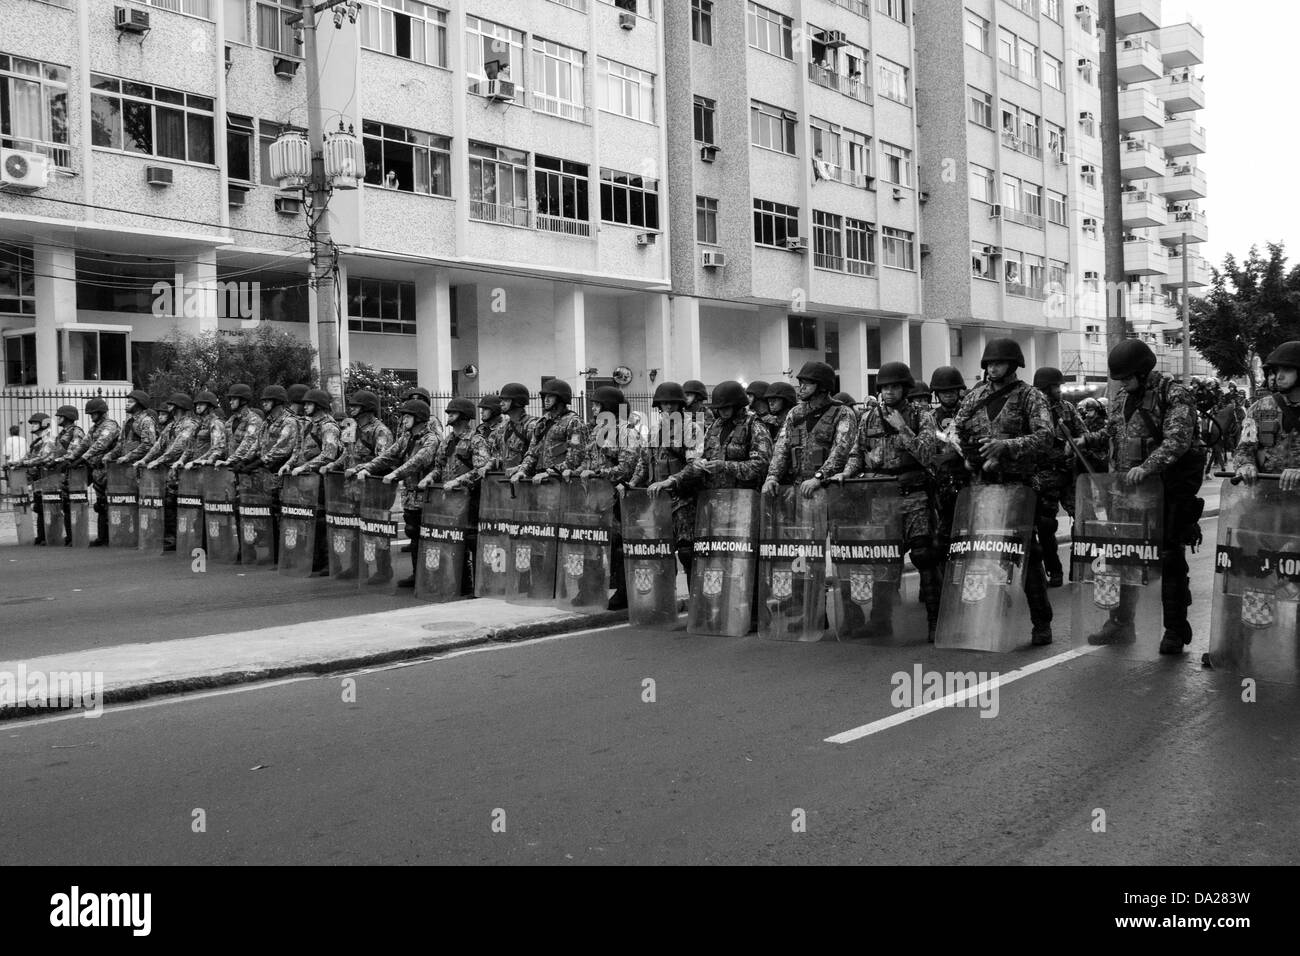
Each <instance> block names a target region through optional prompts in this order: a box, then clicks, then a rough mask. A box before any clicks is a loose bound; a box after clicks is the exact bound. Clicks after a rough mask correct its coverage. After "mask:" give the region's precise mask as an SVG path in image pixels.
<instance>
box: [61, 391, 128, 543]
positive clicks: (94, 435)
mask: <svg viewBox="0 0 1300 956" xmlns="http://www.w3.org/2000/svg"><path fill="white" fill-rule="evenodd" d="M86 414H87V415H89V416H90V420H91V422H92V423H93V426H92V427H91V430H90V435H89V436H87V440H86V441H85V442H84V443H83V444H82V445H81V446H80V448H79V449H78V450H77V452H76V454H73V455H70V456H69V457H68V467H69V468H75V467H76V466H78V465H85V466H86V468H87V469H89V472H90V484H91V487H92V488H94V489H95V540H94V541H92V542H90V546H91V547H92V548H103V547H107V546H108V464H107V463H108V462H109V461H110V460H111V456H112V454H113V452H114V451H115V450H116V449H117V443H118V440H119V439H120V438H121V434H122V429H121V428H120V427H119V426H118V424H117V422H115V421H113V419H111V418H109V417H108V402H106V401H104V400H103V399H102V398H92V399H91V400H90V401H88V402H86Z"/></svg>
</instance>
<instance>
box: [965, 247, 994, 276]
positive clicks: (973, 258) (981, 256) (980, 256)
mask: <svg viewBox="0 0 1300 956" xmlns="http://www.w3.org/2000/svg"><path fill="white" fill-rule="evenodd" d="M992 249H993V247H992V246H987V245H985V244H984V243H982V242H972V243H971V244H970V274H971V275H972V276H973V277H974V278H976V279H992V280H993V281H997V276H995V275H994V274H993V262H992V259H993V253H992Z"/></svg>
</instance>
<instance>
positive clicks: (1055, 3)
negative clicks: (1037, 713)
mask: <svg viewBox="0 0 1300 956" xmlns="http://www.w3.org/2000/svg"><path fill="white" fill-rule="evenodd" d="M1039 6H1040V7H1041V9H1042V11H1043V13H1045V14H1047V16H1048V17H1049V18H1050V19H1052V20H1055V21H1056V22H1057V23H1060V22H1061V0H1041V2H1040V4H1039Z"/></svg>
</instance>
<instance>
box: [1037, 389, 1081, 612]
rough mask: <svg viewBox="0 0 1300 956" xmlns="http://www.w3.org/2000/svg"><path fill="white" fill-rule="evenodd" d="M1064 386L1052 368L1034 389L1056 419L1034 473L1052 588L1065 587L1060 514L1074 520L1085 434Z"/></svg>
mask: <svg viewBox="0 0 1300 956" xmlns="http://www.w3.org/2000/svg"><path fill="white" fill-rule="evenodd" d="M1064 383H1065V376H1063V375H1062V374H1061V370H1060V369H1058V368H1053V367H1052V366H1050V365H1045V366H1043V367H1042V368H1040V369H1037V370H1035V372H1034V388H1036V389H1038V390H1039V391H1040V392H1042V393H1043V398H1045V399H1047V412H1048V414H1049V415H1050V416H1051V417H1052V447H1051V448H1050V449H1049V450H1048V452H1047V453H1046V454H1045V455H1043V456H1042V457H1041V458H1039V460H1038V471H1036V472H1035V473H1034V491H1036V492H1037V493H1038V514H1037V515H1036V516H1035V519H1034V526H1035V533H1036V534H1037V535H1038V544H1039V546H1040V547H1041V548H1042V549H1043V568H1044V570H1045V571H1046V572H1047V586H1048V587H1049V588H1059V587H1060V586H1061V585H1062V583H1064V576H1063V574H1062V570H1061V555H1060V553H1059V551H1058V550H1057V543H1056V530H1057V528H1058V527H1060V524H1059V522H1058V520H1057V513H1058V512H1059V511H1060V510H1061V508H1065V513H1066V514H1067V515H1069V516H1070V518H1071V519H1073V518H1074V479H1075V476H1076V475H1077V474H1078V465H1079V461H1078V456H1077V455H1076V454H1075V451H1074V449H1075V448H1077V447H1078V442H1079V441H1081V440H1082V439H1083V436H1084V433H1085V428H1084V424H1083V419H1082V418H1080V417H1079V413H1078V412H1077V411H1075V408H1074V406H1073V405H1071V404H1070V403H1069V402H1067V401H1066V400H1065V399H1063V398H1062V397H1061V386H1062V385H1063V384H1064Z"/></svg>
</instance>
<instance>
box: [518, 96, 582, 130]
mask: <svg viewBox="0 0 1300 956" xmlns="http://www.w3.org/2000/svg"><path fill="white" fill-rule="evenodd" d="M532 101H533V102H532V106H533V109H534V110H536V111H537V112H539V113H549V114H550V115H551V116H558V117H560V118H561V119H567V120H573V121H574V122H575V123H590V122H591V118H590V117H591V113H590V111H589V110H588V109H587V108H586V107H585V106H581V105H579V104H577V103H570V102H568V101H567V100H562V99H560V98H559V97H558V96H547V95H546V94H545V93H536V92H534V93H533V94H532Z"/></svg>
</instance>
